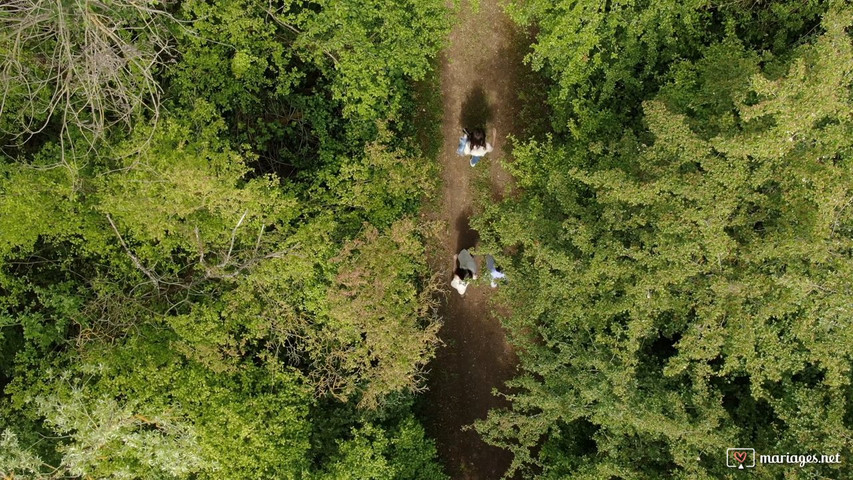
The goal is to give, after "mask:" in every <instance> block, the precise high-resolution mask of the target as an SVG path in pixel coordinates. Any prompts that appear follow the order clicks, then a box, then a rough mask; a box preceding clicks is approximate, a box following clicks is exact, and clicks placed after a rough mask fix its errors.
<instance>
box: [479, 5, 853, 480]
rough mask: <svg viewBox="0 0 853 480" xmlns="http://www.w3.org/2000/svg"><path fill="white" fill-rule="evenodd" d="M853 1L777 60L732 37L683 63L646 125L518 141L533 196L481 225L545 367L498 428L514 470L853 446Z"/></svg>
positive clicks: (602, 470) (494, 423) (717, 471)
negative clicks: (613, 133)
mask: <svg viewBox="0 0 853 480" xmlns="http://www.w3.org/2000/svg"><path fill="white" fill-rule="evenodd" d="M851 18H853V12H851V11H850V10H849V8H848V9H844V10H838V11H830V12H828V13H827V14H826V15H825V16H824V18H823V21H822V23H821V27H822V31H823V33H822V34H820V35H816V36H815V37H813V38H812V39H811V41H809V42H807V43H805V44H803V45H800V46H795V48H794V49H793V50H792V51H790V52H787V53H786V54H785V55H784V57H785V61H784V62H782V61H781V60H780V61H777V62H776V63H775V64H772V65H762V64H761V57H760V55H758V54H757V53H756V52H754V51H752V50H751V49H750V48H748V44H747V43H745V42H744V41H741V40H739V39H738V38H736V37H735V36H734V34H732V36H729V37H728V38H726V39H725V40H724V41H722V42H720V43H712V44H711V45H709V46H708V47H705V48H703V49H702V52H703V54H704V55H703V56H702V57H701V58H697V59H696V60H695V61H685V62H682V63H678V64H675V65H673V67H672V71H671V72H670V74H669V76H670V77H671V79H672V80H671V81H670V82H669V83H668V84H667V85H666V86H665V87H664V88H662V89H661V91H660V92H658V93H657V94H655V95H654V96H651V97H650V98H649V100H647V101H645V102H644V103H643V115H642V116H641V117H639V118H638V120H637V121H635V122H636V124H637V125H644V126H645V128H644V129H627V130H626V131H624V132H623V133H622V135H620V136H619V137H618V138H615V139H614V138H609V135H608V132H607V131H606V130H603V129H599V128H598V126H597V124H596V122H597V119H596V118H592V119H591V122H592V126H593V128H592V129H591V130H590V131H589V132H591V133H589V134H588V136H586V137H578V139H576V140H559V139H553V138H552V139H550V140H546V141H544V142H538V143H537V142H529V143H527V144H525V145H522V146H521V147H520V148H518V149H516V151H515V155H516V157H517V160H516V162H515V163H514V164H513V166H512V169H513V171H514V173H515V174H516V175H517V178H518V180H519V183H520V185H521V186H522V187H523V189H524V192H525V193H524V194H523V195H521V196H520V198H518V199H511V200H508V201H506V202H504V203H503V204H501V205H497V206H493V207H490V208H488V209H487V210H486V212H485V213H484V214H483V215H482V216H481V217H479V218H478V219H476V221H475V222H474V226H475V227H476V228H477V229H478V230H479V232H480V235H481V239H482V241H483V242H484V244H485V245H486V248H489V249H491V250H493V251H501V250H503V249H508V250H510V251H515V252H518V253H517V255H516V256H515V257H514V258H512V259H511V261H508V262H505V265H506V266H507V270H508V277H509V278H523V279H524V282H523V284H520V283H516V284H510V285H508V287H509V288H502V289H501V291H500V294H501V295H503V297H504V299H505V300H506V301H507V302H509V303H510V304H511V305H512V306H513V308H514V312H515V313H514V315H513V316H512V317H511V318H510V319H509V320H508V324H509V326H510V327H511V330H512V332H511V335H512V338H513V340H514V341H515V342H516V343H518V344H520V345H521V347H522V348H521V350H520V351H521V353H520V357H521V361H522V365H523V368H524V370H525V373H524V374H523V375H521V376H519V377H518V378H516V379H514V380H513V381H512V382H511V386H512V387H514V388H515V392H516V393H513V394H512V395H510V398H511V400H512V402H513V404H512V408H511V409H510V410H503V411H496V412H492V413H491V414H490V415H489V417H488V419H487V420H486V421H484V422H480V423H479V424H478V429H479V430H480V431H481V432H483V433H484V435H485V436H486V438H487V439H488V440H489V441H490V442H491V443H494V444H496V445H500V446H504V447H506V448H509V449H510V450H512V451H513V452H514V453H515V459H514V463H513V468H514V469H516V468H526V466H529V465H532V464H539V465H540V466H541V476H542V477H543V478H567V477H571V478H588V479H599V478H609V477H618V478H664V477H666V478H722V477H726V476H727V475H729V474H730V472H729V470H728V469H727V468H726V462H725V449H726V448H727V447H732V446H749V447H753V448H755V449H756V451H758V452H762V453H764V452H767V453H785V452H794V451H800V450H804V449H805V450H809V451H818V452H830V453H832V454H834V453H841V455H842V457H844V456H845V455H849V454H850V452H851V450H853V445H851V443H850V441H849V438H850V432H851V429H853V424H851V417H850V411H851V404H850V403H849V402H850V400H851V399H850V397H849V394H848V392H849V391H850V388H851V387H850V385H851V371H850V366H851V361H853V350H851V348H850V345H853V343H851V341H852V340H853V338H851V336H850V335H851V334H850V332H851V329H850V326H851V316H850V311H849V299H850V295H851V293H853V292H851V291H850V286H849V279H850V278H851V275H853V258H851V251H853V250H851V247H853V244H851V240H850V239H851V236H850V233H851V228H853V214H851V211H850V209H849V203H850V198H851V196H853V191H851V185H853V182H851V180H853V163H852V162H853V156H852V155H851V154H853V101H851V99H853V96H851V87H853V45H851V37H850V35H849V28H850V26H851V20H850V19H851ZM552 21H554V22H556V21H565V20H559V19H553V20H552ZM781 57H782V56H780V58H781ZM782 63H784V65H785V68H784V69H780V66H781V64H782ZM734 67H737V68H734ZM608 68H610V67H608ZM780 70H781V71H782V72H784V73H783V74H779V73H778V72H780ZM768 71H769V72H770V73H768ZM570 75H574V73H571V74H570ZM602 88H606V87H602ZM580 118H581V119H582V120H584V119H585V117H583V116H581V117H580ZM582 127H583V126H582ZM813 471H814V472H815V475H818V476H827V477H831V478H849V475H848V473H847V472H846V471H845V470H843V467H839V466H837V465H836V466H832V465H820V466H813ZM755 472H756V474H758V475H759V476H762V477H763V478H775V476H774V475H775V473H774V471H771V470H770V467H766V468H765V469H764V470H762V471H759V470H758V469H756V471H755ZM776 473H778V472H776Z"/></svg>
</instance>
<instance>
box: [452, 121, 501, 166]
mask: <svg viewBox="0 0 853 480" xmlns="http://www.w3.org/2000/svg"><path fill="white" fill-rule="evenodd" d="M493 133H494V134H493V135H492V142H494V141H495V138H494V137H496V136H497V134H498V132H497V130H494V131H493ZM492 149H493V147H492V144H491V143H489V142H487V141H486V132H485V131H484V130H483V129H482V128H475V129H473V130H472V131H471V132H470V133H469V132H468V130H465V129H464V128H463V129H462V136H461V137H459V147H458V148H457V149H456V154H457V155H460V156H461V155H471V162H470V164H471V166H472V167H473V166H474V165H477V163H479V162H480V159H481V158H483V156H484V155H485V154H487V153H489V152H491V151H492Z"/></svg>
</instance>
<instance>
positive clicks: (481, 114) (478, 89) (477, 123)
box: [459, 84, 492, 132]
mask: <svg viewBox="0 0 853 480" xmlns="http://www.w3.org/2000/svg"><path fill="white" fill-rule="evenodd" d="M491 120H492V107H491V106H489V99H488V98H487V97H486V91H485V90H483V86H482V85H480V84H477V85H474V88H472V89H471V90H470V91H469V92H468V95H466V96H465V101H463V102H462V111H461V112H459V123H460V124H461V125H462V128H464V129H466V130H468V131H469V132H470V131H472V130H474V129H475V128H482V129H485V128H486V124H487V123H489V122H490V121H491Z"/></svg>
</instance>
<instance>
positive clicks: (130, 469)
mask: <svg viewBox="0 0 853 480" xmlns="http://www.w3.org/2000/svg"><path fill="white" fill-rule="evenodd" d="M48 3H50V2H43V1H42V0H14V2H12V3H11V4H9V5H6V6H3V7H0V24H2V25H3V26H7V25H13V26H16V25H17V26H21V25H24V26H26V25H30V26H33V25H34V26H35V27H33V28H36V27H37V26H38V25H43V26H45V29H44V30H43V31H41V32H42V33H41V34H40V35H42V36H41V37H38V38H37V39H36V40H37V41H36V40H34V41H31V40H32V39H31V38H27V39H26V41H23V42H17V43H16V40H15V38H14V35H12V34H11V33H9V32H7V31H6V30H4V29H0V30H3V31H2V32H0V52H11V53H13V55H9V56H2V57H3V59H4V60H3V61H2V62H0V63H2V65H4V66H9V65H11V67H9V68H6V69H3V71H4V72H6V73H8V74H9V75H5V76H3V78H2V79H0V88H3V89H4V90H3V91H4V93H5V94H6V95H4V99H5V100H4V104H3V106H2V107H0V109H2V113H3V115H2V118H0V135H5V137H4V138H6V139H10V138H12V139H13V140H15V143H14V145H13V146H12V147H10V148H12V150H10V152H11V153H12V154H13V155H14V158H12V157H11V156H8V157H7V158H5V160H4V161H3V162H0V163H2V164H0V369H2V370H0V388H2V389H3V392H4V393H3V396H2V397H0V411H2V412H3V415H2V417H3V418H2V420H3V421H2V424H0V429H2V432H3V434H2V435H3V436H2V437H0V439H2V440H0V441H2V445H3V447H4V449H5V450H6V451H4V452H3V455H4V456H2V457H0V472H2V474H3V475H12V474H14V475H16V476H21V475H31V476H33V477H40V476H42V477H44V478H58V477H60V476H73V477H93V478H250V477H264V478H311V477H313V476H316V475H325V474H326V473H327V472H329V471H332V467H331V463H330V462H333V460H332V458H334V459H336V460H334V461H338V460H337V459H340V461H341V462H344V463H345V462H346V461H348V460H343V459H345V458H350V457H351V455H352V452H356V451H358V450H359V449H368V450H371V451H375V452H376V453H375V459H376V462H377V463H376V464H377V465H379V464H383V465H386V466H387V469H385V471H386V473H388V475H391V476H392V477H393V478H419V475H420V473H414V472H425V473H424V475H427V477H424V478H442V475H441V473H440V469H439V467H438V466H437V464H436V463H435V457H436V453H435V448H434V446H433V445H432V443H431V441H429V440H428V439H426V438H425V437H424V435H423V430H422V428H421V427H420V425H418V424H417V423H416V422H415V421H414V420H412V419H411V415H410V412H409V407H408V406H406V407H405V408H403V407H400V406H399V404H398V402H397V400H395V399H397V398H399V397H400V396H405V395H410V394H411V392H415V391H418V390H419V389H420V388H421V387H422V385H421V372H422V369H423V368H424V365H425V364H426V362H427V361H428V360H429V359H430V358H431V356H432V354H433V350H434V348H435V345H436V342H437V337H436V331H437V329H438V323H437V321H436V318H435V317H434V313H433V309H432V307H433V298H432V296H433V293H434V291H435V285H434V282H433V281H432V279H431V275H430V272H429V270H428V269H427V267H426V263H425V260H424V258H425V253H424V247H423V240H424V238H423V237H424V236H425V234H424V233H423V232H424V231H425V230H424V229H423V227H422V226H420V225H418V224H416V222H414V221H413V220H411V218H412V216H413V215H414V214H415V213H416V212H417V211H418V208H419V203H420V201H421V199H423V198H425V197H429V195H430V194H431V192H430V190H431V189H432V188H433V187H434V183H433V182H434V181H433V179H434V178H435V177H436V175H435V165H434V162H433V159H432V158H423V156H422V155H421V154H420V149H419V148H418V147H417V142H416V139H415V138H414V137H415V135H416V133H417V132H416V131H415V128H414V122H415V121H416V117H417V114H416V113H415V111H414V108H413V105H414V103H415V102H416V101H417V99H416V97H415V95H414V93H413V89H414V87H413V83H414V82H417V81H419V80H422V79H424V78H425V77H427V76H429V75H432V76H431V77H430V78H435V74H434V72H431V71H430V70H431V68H432V66H433V65H434V64H435V59H436V56H437V53H438V50H439V48H440V47H441V46H442V45H443V43H444V38H445V37H446V34H447V33H448V30H449V17H448V13H449V10H447V9H446V8H445V6H444V3H443V2H439V1H436V0H410V1H403V2H387V1H376V2H372V3H370V2H368V3H364V2H328V3H327V2H320V3H311V4H305V3H301V2H273V3H264V2H257V1H251V0H215V1H206V0H205V1H195V0H193V1H187V2H180V4H179V5H177V4H175V5H172V4H168V5H165V6H163V5H160V4H159V3H157V2H154V3H151V2H137V1H136V0H122V1H121V2H118V3H115V2H113V3H115V4H114V5H113V4H109V5H107V4H100V3H98V2H83V3H81V4H79V5H78V4H74V5H67V6H66V5H64V4H63V5H60V4H54V3H55V2H54V3H50V5H48ZM20 5H30V6H34V7H33V8H34V10H32V11H30V13H33V15H29V14H28V13H26V12H25V11H24V10H14V8H17V7H16V6H20ZM161 6H162V7H163V8H167V9H168V12H167V11H165V10H164V11H160V10H158V8H160V7H161ZM13 7H14V8H13ZM42 7H44V8H42ZM66 7H67V8H66ZM10 12H11V14H12V15H11V16H10ZM51 12H53V13H57V12H58V13H57V14H56V15H52V14H51ZM15 13H21V15H20V16H19V18H18V17H16V16H15V15H14V14H15ZM42 14H45V15H46V16H40V15H42ZM74 18H78V19H81V20H80V22H79V24H77V25H73V26H71V27H70V28H71V30H69V31H68V32H66V33H68V35H70V36H67V35H65V33H63V32H59V33H57V31H56V29H55V28H54V27H56V25H57V24H61V22H62V21H63V19H74ZM93 22H94V23H93ZM98 22H101V24H102V26H103V27H104V28H106V30H98V29H97V28H95V30H91V29H92V28H94V27H97V25H96V24H97V23H98ZM140 22H141V23H142V25H141V26H140ZM146 22H147V23H146ZM93 26H94V27H93ZM120 26H124V27H126V28H119V27H120ZM26 28H30V27H26ZM87 29H89V30H87ZM36 30H37V29H36ZM28 31H30V30H28ZM32 31H35V30H32ZM32 31H30V33H32ZM87 31H89V32H90V33H91V34H92V35H94V36H91V35H90V36H86V35H83V36H80V32H83V33H85V32H87ZM116 31H117V32H119V33H116V35H117V36H116V38H112V37H109V36H108V37H109V38H107V39H108V40H110V41H109V42H107V43H106V44H109V45H117V47H116V50H115V51H109V50H107V51H104V52H100V53H103V54H97V55H89V54H90V53H91V52H96V53H97V52H99V50H98V49H97V48H93V49H89V50H86V48H88V47H85V46H86V45H88V44H87V43H86V42H87V41H90V40H93V39H94V40H98V41H101V40H104V38H102V37H98V36H97V35H100V34H102V33H104V32H116ZM41 39H43V40H44V41H43V42H42V41H41ZM69 39H70V40H71V43H75V42H77V40H81V42H82V44H83V45H82V47H81V45H77V44H76V43H75V44H74V45H70V44H68V41H69ZM83 40H85V41H83ZM62 41H66V43H65V45H66V46H68V47H69V48H70V51H71V52H72V54H73V55H77V53H79V49H80V48H83V50H84V51H85V52H88V53H87V55H88V56H87V55H83V57H85V58H82V57H80V58H78V57H76V56H75V57H74V60H75V61H76V60H86V61H88V62H89V63H86V62H85V61H84V62H82V63H80V62H78V63H73V64H72V63H69V64H66V65H65V66H64V67H62V66H60V67H57V68H60V70H61V69H62V68H67V69H69V70H61V71H67V72H70V73H69V76H68V77H63V76H58V77H50V75H51V74H52V73H51V72H53V73H56V71H55V69H54V70H51V68H52V67H50V65H47V64H45V65H41V64H42V62H43V61H49V60H50V59H49V58H47V57H46V54H47V53H50V52H62V51H64V50H62V49H61V48H59V47H61V46H62V45H63V44H62ZM161 41H163V42H161ZM81 42H77V43H81ZM110 42H112V43H110ZM158 42H159V43H158ZM98 45H105V43H104V42H102V41H101V43H98ZM157 46H159V47H163V48H159V47H158V48H154V47H157ZM13 47H14V48H13ZM84 47H85V48H84ZM12 50H14V51H12ZM155 50H156V52H155ZM152 55H153V56H152ZM146 56H151V57H150V58H149V57H146ZM131 57H132V58H131ZM128 58H130V59H131V60H128V61H127V62H124V60H126V59H128ZM140 58H148V60H150V62H149V63H146V64H145V65H146V67H145V68H142V64H139V63H133V62H134V61H136V60H138V59H140ZM100 60H104V61H105V62H106V63H99V62H100ZM107 60H109V61H112V60H115V62H114V63H109V61H107ZM42 66H43V67H44V68H43V69H40V68H41V67H42ZM110 66H112V67H116V68H118V70H116V71H115V72H113V73H114V74H115V75H113V76H109V75H106V74H107V73H109V72H106V70H103V69H102V70H97V68H102V67H103V68H106V67H110ZM90 67H91V68H95V67H97V68H95V70H92V69H91V68H90ZM125 67H127V68H125ZM87 68H90V69H89V70H86V69H87ZM16 69H18V70H16ZM81 72H82V73H86V72H88V73H90V74H104V75H106V76H101V77H98V76H97V75H96V77H97V78H91V77H86V75H82V74H81ZM19 74H20V75H19ZM23 74H26V75H25V76H27V78H29V79H31V80H32V81H31V82H30V83H29V84H26V83H24V84H21V83H16V82H14V81H12V80H14V79H15V78H18V77H21V75H23ZM10 75H11V76H10ZM16 75H17V77H16ZM21 78H23V77H21ZM46 78H47V79H48V80H49V79H51V78H53V80H57V81H58V82H59V83H56V84H55V85H54V84H51V83H50V82H47V81H46V80H45V79H46ZM89 80H91V81H89ZM66 81H67V82H69V83H67V84H62V82H66ZM2 82H5V83H2ZM34 82H41V83H39V85H43V86H44V88H42V89H40V90H39V89H29V88H27V87H28V86H33V85H35V83H34ZM87 82H88V83H87ZM75 88H77V89H78V90H74V89H75ZM63 89H65V90H63ZM69 89H70V90H69ZM111 89H115V90H111ZM105 91H106V95H107V98H106V100H108V101H107V102H106V103H103V102H102V103H98V101H99V98H100V97H98V95H99V94H103V93H104V92H105ZM55 92H60V93H62V92H65V93H67V96H62V95H60V97H61V99H62V100H63V101H67V105H61V104H57V105H58V106H57V109H56V111H55V112H54V111H52V110H51V111H48V110H50V109H51V108H53V107H51V106H50V98H51V96H52V95H54V94H55ZM120 93H124V94H128V95H130V97H128V98H125V99H124V100H122V98H121V97H120V96H116V97H113V96H110V95H111V94H116V95H118V94H120ZM63 95H64V93H63ZM93 95H94V96H93ZM101 100H104V99H103V98H101ZM111 102H112V103H111ZM161 102H162V105H163V106H164V107H165V108H160V106H161ZM45 105H47V107H46V106H45ZM66 107H67V109H70V110H67V111H68V112H70V113H71V114H72V116H75V117H74V118H72V119H71V121H69V120H68V118H67V117H62V116H61V115H59V113H61V111H62V108H66ZM10 109H11V110H10ZM46 109H47V110H46ZM9 112H12V113H14V115H12V114H10V113H9ZM58 112H59V113H58ZM27 122H38V124H43V123H44V122H48V128H45V129H43V130H40V131H39V132H37V134H36V135H34V136H32V137H27V138H25V137H26V136H24V137H18V138H13V136H14V135H15V134H17V133H20V132H19V131H18V130H15V128H18V127H20V126H21V125H22V124H27ZM116 124H121V125H126V126H127V127H126V128H116V126H115V125H116ZM33 125H35V124H33ZM19 130H20V128H19ZM24 133H26V132H24ZM30 133H32V132H30ZM94 134H97V135H94ZM374 287H376V288H374ZM389 398H390V399H391V400H390V401H389ZM389 403H390V404H391V405H389ZM342 405H343V406H342ZM350 405H358V408H355V407H350ZM395 405H396V406H395ZM344 406H345V407H344ZM398 407H399V408H398ZM346 408H352V409H353V410H352V412H364V411H370V412H371V415H372V416H362V415H361V414H359V413H352V412H350V414H349V415H346V416H345V418H342V419H340V425H338V427H339V428H338V429H337V430H335V431H336V432H339V433H341V435H340V436H337V437H329V436H322V435H318V434H317V433H316V432H315V425H318V424H323V422H324V420H325V417H326V416H328V415H337V414H342V412H344V411H349V410H346ZM7 417H8V418H10V419H13V420H14V421H13V420H9V421H6V419H7ZM350 432H365V433H364V434H361V433H359V434H358V435H357V436H358V438H357V439H355V438H353V437H354V436H356V435H355V434H352V435H350ZM368 432H369V433H368ZM42 437H44V438H42ZM316 438H322V439H323V441H322V442H321V443H319V444H318V443H316V442H315V443H311V439H316ZM338 439H342V443H341V444H338V443H337V440H338ZM343 439H351V440H352V443H346V442H344V441H343ZM374 444H375V445H374ZM327 463H329V464H327ZM344 463H342V465H343V464H344ZM348 468H349V467H348ZM365 468H368V466H367V465H365ZM369 468H373V467H369ZM377 468H379V467H377ZM382 468H383V469H384V468H385V467H382ZM377 471H378V470H377ZM349 473H351V474H352V475H354V476H355V477H356V478H365V476H366V475H368V472H367V471H365V472H358V471H351V472H349Z"/></svg>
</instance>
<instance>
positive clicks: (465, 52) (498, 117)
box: [425, 0, 524, 480]
mask: <svg viewBox="0 0 853 480" xmlns="http://www.w3.org/2000/svg"><path fill="white" fill-rule="evenodd" d="M518 38H519V37H518V35H517V33H516V30H515V29H514V26H513V25H512V24H511V23H510V21H509V19H508V18H507V17H506V16H505V15H504V13H503V11H502V9H501V8H500V7H499V5H498V0H481V1H480V8H479V11H478V12H476V13H474V12H473V11H472V9H471V8H470V7H469V6H467V5H465V6H463V8H462V9H461V11H460V18H459V19H458V21H457V24H456V26H455V27H454V29H453V31H452V33H451V36H450V45H449V47H448V49H447V50H446V51H445V52H444V57H443V59H442V66H441V69H442V72H441V90H442V98H443V109H444V110H443V112H444V113H443V119H442V133H443V135H444V139H445V145H444V147H443V149H442V153H441V164H442V177H443V192H442V197H443V200H442V205H441V211H440V212H437V213H436V214H434V215H435V217H437V218H438V219H441V220H443V221H444V222H446V224H447V225H448V231H447V232H446V235H445V237H444V238H445V240H444V242H443V245H442V250H443V251H442V252H439V253H438V255H437V257H438V258H437V260H438V261H439V262H443V264H442V263H439V264H438V265H439V267H440V268H443V269H444V270H445V271H447V272H448V275H447V289H448V293H447V301H446V302H445V304H444V305H443V307H442V312H441V313H442V316H443V318H444V322H445V323H444V326H443V327H442V330H441V333H440V335H441V338H442V340H443V341H444V343H445V346H444V347H442V348H441V349H439V351H438V353H437V356H436V358H435V360H434V361H433V362H432V363H431V364H430V366H429V368H430V370H431V373H430V379H429V392H427V394H426V395H425V397H426V398H425V400H426V402H425V403H426V407H425V409H426V412H425V414H426V416H427V424H428V428H429V429H430V433H431V434H432V435H433V437H434V438H436V441H437V445H438V449H439V454H440V455H441V458H442V460H443V461H444V464H445V466H446V468H447V471H448V473H449V474H450V475H451V476H452V478H454V479H478V480H480V479H483V480H486V479H498V478H500V477H501V475H503V473H504V472H505V471H506V468H507V467H508V466H509V462H510V460H511V457H510V455H509V453H508V452H506V451H504V450H500V449H497V448H494V447H490V446H488V445H486V444H485V443H483V441H482V440H481V439H480V437H479V436H478V435H477V433H476V432H473V431H462V428H463V427H464V426H466V425H470V424H472V423H473V422H474V421H475V420H476V419H480V418H485V416H486V413H487V412H488V411H489V409H491V408H495V407H499V406H505V402H504V401H503V400H502V399H499V398H497V397H495V396H493V395H492V394H491V392H492V389H493V388H499V389H501V390H504V388H503V383H504V382H505V381H506V380H508V379H510V378H511V377H513V376H514V374H515V366H516V363H517V359H516V357H515V354H514V353H513V351H512V349H511V347H510V346H509V345H508V344H507V342H506V338H505V336H504V332H503V330H502V328H501V325H500V323H499V321H498V320H497V319H496V318H495V317H494V316H493V315H492V314H491V313H490V309H489V306H488V305H487V300H488V297H489V295H490V293H492V291H491V289H490V288H489V286H488V285H478V286H473V285H472V286H471V287H469V288H468V291H467V292H466V294H465V296H464V297H460V296H459V294H458V293H456V291H455V290H452V289H450V286H449V282H450V275H451V273H450V269H451V266H452V256H453V254H454V253H457V252H458V251H459V250H461V249H463V248H471V247H474V246H475V245H476V243H477V240H478V236H477V232H475V231H473V230H471V229H470V227H469V224H468V219H469V217H470V216H471V214H472V211H473V208H474V200H475V199H474V198H473V196H474V194H475V189H474V185H473V180H474V178H475V175H478V174H482V170H483V169H488V171H489V174H488V175H489V179H490V182H491V187H492V188H491V190H492V192H493V195H494V196H495V197H497V196H500V195H501V194H502V192H503V191H504V188H505V187H507V186H508V185H509V182H510V181H511V178H510V176H509V175H508V174H507V173H506V172H505V171H504V170H503V168H502V167H501V162H502V160H504V158H505V152H504V147H505V143H506V142H505V139H506V136H507V135H508V134H510V133H517V132H518V129H517V125H516V124H515V120H516V117H517V112H518V105H517V97H518V95H517V92H518V88H519V85H518V78H519V73H520V72H521V69H522V68H524V67H523V65H522V62H521V57H522V54H521V53H520V52H519V48H518V46H519V41H518ZM478 124H485V125H486V126H487V129H488V132H487V135H488V140H489V141H490V142H492V141H493V130H492V129H493V128H494V129H497V140H496V141H495V142H493V143H494V147H495V150H494V151H493V152H492V153H491V154H489V155H487V156H486V157H485V158H484V159H483V161H481V162H480V164H479V165H477V166H476V167H474V168H472V167H470V166H469V164H468V157H459V156H457V155H456V146H457V141H458V138H459V136H460V134H461V129H462V127H463V126H464V127H466V128H469V129H470V128H472V127H475V126H477V125H478Z"/></svg>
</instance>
